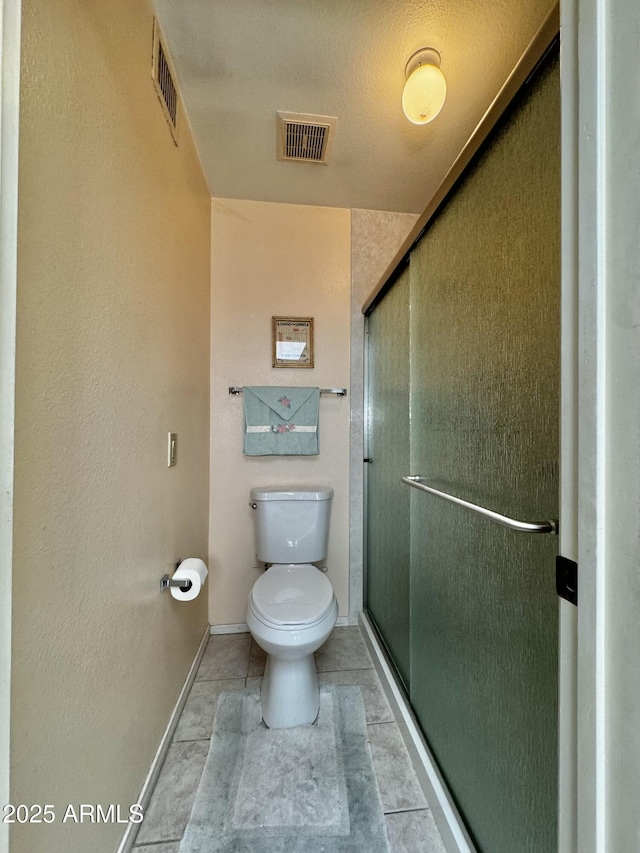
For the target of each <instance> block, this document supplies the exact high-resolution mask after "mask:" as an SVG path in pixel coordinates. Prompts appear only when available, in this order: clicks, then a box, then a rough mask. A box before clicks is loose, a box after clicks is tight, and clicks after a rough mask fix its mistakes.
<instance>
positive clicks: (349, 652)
mask: <svg viewBox="0 0 640 853" xmlns="http://www.w3.org/2000/svg"><path fill="white" fill-rule="evenodd" d="M372 667H373V664H372V662H371V658H370V657H369V652H368V651H367V647H366V646H365V644H364V640H363V639H362V635H361V634H360V629H359V628H358V627H357V626H355V625H354V626H352V627H344V628H343V627H340V628H334V629H333V633H332V634H331V636H330V637H329V639H328V640H327V642H326V643H325V644H324V645H323V646H322V647H321V648H320V649H318V651H317V652H316V669H317V670H318V672H342V671H343V670H346V669H371V668H372Z"/></svg>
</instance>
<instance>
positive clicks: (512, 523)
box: [402, 474, 558, 536]
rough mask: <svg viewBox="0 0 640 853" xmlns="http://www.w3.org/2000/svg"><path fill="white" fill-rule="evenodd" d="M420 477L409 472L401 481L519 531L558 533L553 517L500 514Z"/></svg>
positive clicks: (556, 523)
mask: <svg viewBox="0 0 640 853" xmlns="http://www.w3.org/2000/svg"><path fill="white" fill-rule="evenodd" d="M421 480H422V477H420V476H415V475H411V474H409V475H408V476H406V477H402V482H403V483H406V484H407V486H413V488H414V489H420V490H421V491H423V492H427V493H428V494H430V495H435V496H436V497H437V498H443V500H445V501H450V502H451V503H453V504H457V505H458V506H462V507H464V508H465V509H470V510H471V511H472V512H475V513H477V514H478V515H483V516H484V517H485V518H488V519H490V520H491V521H495V522H496V523H497V524H502V525H503V526H504V527H508V528H510V529H511V530H518V531H520V533H550V534H551V535H552V536H556V535H557V533H558V522H557V521H556V520H555V519H547V520H545V521H519V520H518V519H516V518H510V517H509V516H507V515H501V514H500V513H499V512H494V510H492V509H487V508H486V507H484V506H478V505H477V504H473V503H470V502H469V501H463V500H462V498H456V497H454V495H448V494H447V493H446V492H441V491H440V490H439V489H434V488H433V486H427V485H426V483H421V482H420V481H421Z"/></svg>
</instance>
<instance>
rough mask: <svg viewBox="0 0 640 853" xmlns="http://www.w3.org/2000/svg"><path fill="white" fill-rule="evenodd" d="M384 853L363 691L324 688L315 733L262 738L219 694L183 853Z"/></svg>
mask: <svg viewBox="0 0 640 853" xmlns="http://www.w3.org/2000/svg"><path fill="white" fill-rule="evenodd" d="M238 851H242V853H347V851H351V853H362V851H367V853H388V851H389V846H388V843H387V835H386V830H385V823H384V815H383V812H382V804H381V802H380V794H379V791H378V785H377V782H376V778H375V775H374V772H373V767H372V765H371V757H370V754H369V749H368V746H367V727H366V720H365V714H364V706H363V703H362V694H361V693H360V688H359V687H343V686H340V687H338V686H326V687H323V688H322V689H321V691H320V713H319V715H318V719H317V721H316V722H315V723H314V724H313V725H312V726H296V727H295V728H291V729H268V728H267V727H266V726H265V725H264V723H263V722H262V719H261V710H260V695H259V693H258V692H256V691H255V690H251V689H248V690H245V691H241V692H237V693H222V694H221V695H220V698H219V699H218V705H217V709H216V717H215V725H214V730H213V736H212V738H211V748H210V750H209V756H208V758H207V761H206V764H205V767H204V771H203V773H202V779H201V780H200V786H199V788H198V792H197V794H196V799H195V803H194V805H193V810H192V812H191V817H190V818H189V823H188V824H187V828H186V830H185V833H184V836H183V838H182V842H181V843H180V849H179V853H238Z"/></svg>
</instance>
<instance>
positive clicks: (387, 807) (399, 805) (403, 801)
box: [367, 723, 427, 812]
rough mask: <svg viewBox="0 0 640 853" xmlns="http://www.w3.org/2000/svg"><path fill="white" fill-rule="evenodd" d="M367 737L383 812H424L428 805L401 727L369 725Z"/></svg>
mask: <svg viewBox="0 0 640 853" xmlns="http://www.w3.org/2000/svg"><path fill="white" fill-rule="evenodd" d="M367 734H368V736H369V743H370V745H371V757H372V759H373V768H374V770H375V774H376V777H377V779H378V787H379V788H380V797H381V799H382V806H383V808H384V811H385V812H390V811H396V810H398V809H422V808H425V807H426V805H427V801H426V799H425V796H424V792H423V790H422V788H421V787H420V783H419V782H418V777H417V776H416V773H415V770H414V769H413V766H412V764H411V760H410V758H409V753H408V752H407V748H406V747H405V745H404V741H403V740H402V736H401V735H400V731H399V729H398V726H397V725H396V724H395V723H378V724H376V725H370V726H367Z"/></svg>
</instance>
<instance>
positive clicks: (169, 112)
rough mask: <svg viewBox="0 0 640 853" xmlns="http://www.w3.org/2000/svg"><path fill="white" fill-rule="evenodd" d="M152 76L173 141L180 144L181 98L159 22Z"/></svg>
mask: <svg viewBox="0 0 640 853" xmlns="http://www.w3.org/2000/svg"><path fill="white" fill-rule="evenodd" d="M151 76H152V78H153V83H154V86H155V88H156V93H157V95H158V98H159V100H160V104H161V106H162V111H163V112H164V115H165V118H166V119H167V122H168V124H169V128H170V130H171V135H172V136H173V141H174V142H175V144H176V145H177V144H178V114H179V100H180V99H179V96H178V89H177V87H176V84H175V82H174V81H175V74H174V73H173V68H172V67H171V61H170V59H169V55H168V53H167V50H166V48H165V44H164V40H163V38H162V34H161V32H160V27H159V26H158V22H157V21H156V20H154V22H153V66H152V69H151Z"/></svg>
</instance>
